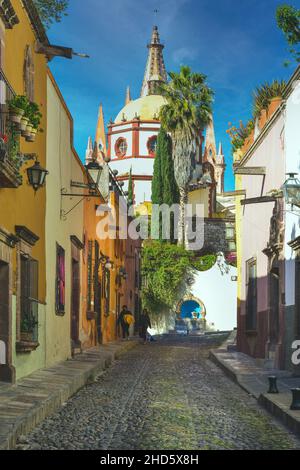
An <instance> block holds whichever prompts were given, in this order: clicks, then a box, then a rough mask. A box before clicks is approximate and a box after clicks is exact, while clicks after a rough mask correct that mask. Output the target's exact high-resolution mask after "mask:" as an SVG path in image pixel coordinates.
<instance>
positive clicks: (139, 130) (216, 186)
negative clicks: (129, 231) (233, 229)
mask: <svg viewBox="0 0 300 470" xmlns="http://www.w3.org/2000/svg"><path fill="white" fill-rule="evenodd" d="M148 49H149V53H148V59H147V65H146V70H145V74H144V80H143V84H142V89H141V93H140V97H139V98H138V99H136V100H132V99H131V94H130V89H129V87H128V89H127V93H126V100H125V106H124V107H123V108H122V109H121V111H120V112H119V113H118V115H117V116H116V118H115V120H114V121H113V122H110V123H109V125H108V134H107V144H106V137H105V130H104V117H103V111H102V106H101V107H100V110H99V117H98V124H97V131H96V138H95V140H96V143H97V146H98V148H99V161H101V160H102V159H103V158H104V156H106V161H108V160H110V167H111V169H112V170H116V171H118V177H117V178H118V180H119V181H121V182H124V188H123V189H124V191H127V190H128V180H129V175H130V172H131V177H132V185H133V193H134V204H135V206H137V205H139V204H141V203H144V202H151V186H152V177H153V166H154V158H155V153H156V146H157V135H158V133H159V130H160V122H159V112H160V108H161V107H162V106H163V105H164V104H165V103H166V101H165V99H164V98H163V96H161V95H159V94H158V93H159V92H158V85H159V84H161V83H165V82H167V72H166V68H165V63H164V57H163V49H164V45H163V44H161V42H160V37H159V32H158V28H157V26H154V27H153V31H152V37H151V41H150V44H148ZM202 140H203V139H202ZM106 147H107V148H106ZM201 150H202V149H201ZM92 152H93V142H92V139H91V138H89V142H88V148H87V152H86V162H87V163H88V162H89V161H90V159H91V156H92ZM199 156H200V160H201V161H199V162H197V164H198V166H200V167H201V164H202V163H206V167H205V171H209V172H210V174H211V176H212V184H211V185H210V191H211V198H212V199H213V198H214V197H215V196H214V195H215V192H218V193H222V192H223V191H224V172H225V159H224V155H223V151H222V145H221V144H220V145H219V150H218V151H217V147H216V141H215V133H214V126H213V120H212V121H211V123H210V125H209V126H208V128H207V131H206V142H205V148H204V150H203V153H202V151H200V152H199ZM196 173H197V172H196Z"/></svg>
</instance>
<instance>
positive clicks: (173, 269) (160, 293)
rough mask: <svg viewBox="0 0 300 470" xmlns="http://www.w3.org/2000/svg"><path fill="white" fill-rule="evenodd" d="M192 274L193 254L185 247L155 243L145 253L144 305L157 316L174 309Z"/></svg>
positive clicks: (143, 266) (143, 268) (143, 274)
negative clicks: (186, 280)
mask: <svg viewBox="0 0 300 470" xmlns="http://www.w3.org/2000/svg"><path fill="white" fill-rule="evenodd" d="M190 273H191V254H190V253H189V252H188V251H186V250H185V249H184V248H182V247H181V246H177V245H173V244H170V243H160V242H158V241H152V242H150V243H146V244H145V246H144V248H143V252H142V276H143V279H144V281H145V282H144V286H143V289H142V301H143V306H144V307H146V308H148V309H149V311H150V312H151V313H152V314H153V315H159V314H161V312H167V311H168V310H169V309H172V308H174V305H175V304H176V302H178V301H179V299H180V298H181V293H182V289H184V286H185V282H184V281H185V279H186V276H187V275H188V274H190Z"/></svg>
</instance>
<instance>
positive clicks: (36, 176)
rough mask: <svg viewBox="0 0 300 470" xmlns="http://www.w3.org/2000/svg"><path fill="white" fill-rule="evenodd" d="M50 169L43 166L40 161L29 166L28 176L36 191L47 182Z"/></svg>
mask: <svg viewBox="0 0 300 470" xmlns="http://www.w3.org/2000/svg"><path fill="white" fill-rule="evenodd" d="M48 174H49V171H47V170H45V168H43V167H41V165H40V162H38V161H36V162H35V164H34V165H33V166H31V167H29V168H27V177H28V182H29V184H30V186H32V187H33V189H34V191H37V190H38V189H40V188H41V187H42V186H44V184H45V180H46V176H47V175H48Z"/></svg>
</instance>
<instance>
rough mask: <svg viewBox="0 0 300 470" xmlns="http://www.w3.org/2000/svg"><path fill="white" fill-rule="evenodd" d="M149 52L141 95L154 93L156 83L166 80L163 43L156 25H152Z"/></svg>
mask: <svg viewBox="0 0 300 470" xmlns="http://www.w3.org/2000/svg"><path fill="white" fill-rule="evenodd" d="M148 49H149V54H148V60H147V65H146V71H145V75H144V81H143V86H142V91H141V97H144V96H147V95H154V94H155V93H156V88H157V85H158V84H159V83H161V82H166V81H167V72H166V67H165V62H164V57H163V49H164V45H163V44H161V42H160V38H159V32H158V27H157V26H153V31H152V37H151V42H150V44H148Z"/></svg>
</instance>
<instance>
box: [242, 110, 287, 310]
mask: <svg viewBox="0 0 300 470" xmlns="http://www.w3.org/2000/svg"><path fill="white" fill-rule="evenodd" d="M283 129H284V118H283V115H282V114H281V115H280V116H279V118H278V119H277V121H276V122H275V123H274V125H273V126H272V128H271V129H270V131H269V133H268V134H267V135H266V136H265V138H264V140H263V141H262V143H261V144H260V145H259V146H258V148H257V149H256V150H255V152H254V153H253V155H252V156H251V158H250V159H249V161H248V162H247V164H246V165H245V166H246V167H247V166H253V167H255V166H265V167H266V169H267V170H266V175H265V177H263V176H257V175H247V176H242V177H241V187H242V189H245V190H246V197H247V198H254V197H259V196H261V195H266V194H267V193H268V191H270V190H272V189H274V188H275V189H279V188H280V187H281V185H282V182H283V180H284V173H285V163H284V148H283ZM273 208H274V202H270V203H260V204H249V205H246V206H244V207H243V208H242V219H241V233H240V236H241V239H242V250H243V252H242V259H241V277H242V279H241V286H242V288H241V300H242V302H243V301H245V299H246V286H245V283H246V261H247V260H249V259H251V258H253V257H254V258H256V259H257V278H258V292H259V294H258V305H257V309H258V311H265V310H266V309H267V307H268V299H267V271H268V258H267V256H266V255H264V254H263V252H262V251H263V250H264V249H265V248H266V246H267V243H268V240H269V234H270V219H271V217H272V212H273ZM243 307H245V305H244V303H243Z"/></svg>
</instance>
